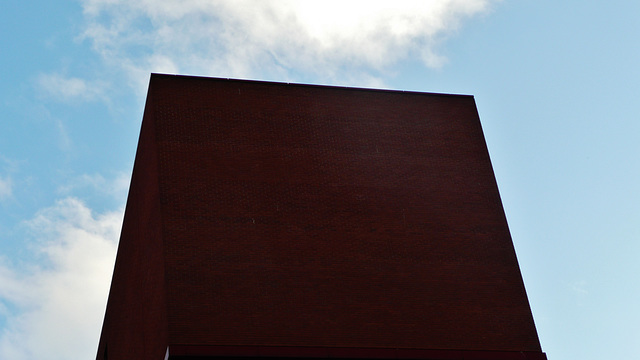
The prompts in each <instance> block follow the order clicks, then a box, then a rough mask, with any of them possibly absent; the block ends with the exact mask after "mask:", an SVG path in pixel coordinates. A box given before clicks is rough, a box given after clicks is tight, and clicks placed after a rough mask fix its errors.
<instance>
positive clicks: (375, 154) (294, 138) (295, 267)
mask: <svg viewBox="0 0 640 360" xmlns="http://www.w3.org/2000/svg"><path fill="white" fill-rule="evenodd" d="M221 358H234V359H238V358H245V359H246V358H291V359H300V358H339V359H369V358H377V359H476V360H480V359H496V360H498V359H504V360H507V359H509V360H511V359H513V360H515V359H529V360H543V359H546V355H545V354H544V353H543V352H542V350H541V347H540V343H539V340H538V336H537V332H536V328H535V324H534V321H533V317H532V314H531V310H530V307H529V303H528V300H527V295H526V292H525V288H524V285H523V281H522V277H521V274H520V270H519V267H518V262H517V259H516V255H515V251H514V248H513V244H512V240H511V237H510V234H509V229H508V225H507V221H506V218H505V214H504V210H503V207H502V203H501V200H500V195H499V193H498V188H497V184H496V181H495V178H494V174H493V170H492V167H491V162H490V159H489V154H488V151H487V147H486V144H485V141H484V136H483V133H482V129H481V125H480V120H479V117H478V113H477V110H476V106H475V102H474V99H473V97H471V96H461V95H444V94H429V93H416V92H402V91H387V90H371V89H355V88H341V87H329V86H312V85H298V84H284V83H269V82H258V81H244V80H229V79H216V78H199V77H188V76H171V75H159V74H153V75H152V76H151V81H150V85H149V92H148V96H147V103H146V107H145V112H144V117H143V122H142V129H141V134H140V140H139V144H138V150H137V153H136V159H135V165H134V169H133V175H132V180H131V187H130V191H129V197H128V201H127V206H126V211H125V218H124V223H123V229H122V234H121V239H120V243H119V248H118V254H117V259H116V265H115V269H114V275H113V281H112V285H111V291H110V295H109V300H108V305H107V310H106V314H105V318H104V324H103V329H102V335H101V338H100V343H99V348H98V355H97V359H100V360H102V359H150V360H151V359H154V360H155V359H221Z"/></svg>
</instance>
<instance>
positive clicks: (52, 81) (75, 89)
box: [37, 73, 104, 101]
mask: <svg viewBox="0 0 640 360" xmlns="http://www.w3.org/2000/svg"><path fill="white" fill-rule="evenodd" d="M37 84H38V87H39V88H40V90H41V91H42V92H44V93H45V94H46V95H48V96H51V97H53V98H54V99H56V100H63V101H70V100H83V101H92V100H98V99H101V98H104V89H103V87H104V84H100V83H90V82H87V81H86V80H84V79H80V78H76V77H67V76H63V75H61V74H58V73H52V74H40V75H39V76H38V78H37Z"/></svg>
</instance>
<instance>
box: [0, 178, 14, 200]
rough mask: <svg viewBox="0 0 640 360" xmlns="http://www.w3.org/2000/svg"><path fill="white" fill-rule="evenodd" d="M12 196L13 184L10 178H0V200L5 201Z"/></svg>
mask: <svg viewBox="0 0 640 360" xmlns="http://www.w3.org/2000/svg"><path fill="white" fill-rule="evenodd" d="M12 194H13V182H12V181H11V178H10V177H2V176H0V200H5V199H8V198H9V197H11V195H12Z"/></svg>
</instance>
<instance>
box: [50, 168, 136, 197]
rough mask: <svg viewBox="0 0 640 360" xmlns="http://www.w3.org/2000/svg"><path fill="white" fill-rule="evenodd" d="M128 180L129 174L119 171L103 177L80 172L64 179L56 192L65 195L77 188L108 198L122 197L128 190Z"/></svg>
mask: <svg viewBox="0 0 640 360" xmlns="http://www.w3.org/2000/svg"><path fill="white" fill-rule="evenodd" d="M130 181H131V176H130V175H127V174H124V173H119V174H117V175H116V176H115V177H112V178H105V177H104V176H103V175H101V174H93V175H90V174H82V175H80V176H76V177H74V178H72V179H69V180H68V181H66V182H65V185H64V186H61V187H59V188H58V189H57V192H58V193H59V194H60V195H62V196H66V195H70V194H73V193H76V192H77V191H78V190H89V191H91V192H92V193H96V194H100V195H105V196H108V197H109V198H113V199H124V198H126V195H127V191H128V190H129V182H130Z"/></svg>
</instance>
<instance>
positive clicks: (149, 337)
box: [97, 96, 168, 360]
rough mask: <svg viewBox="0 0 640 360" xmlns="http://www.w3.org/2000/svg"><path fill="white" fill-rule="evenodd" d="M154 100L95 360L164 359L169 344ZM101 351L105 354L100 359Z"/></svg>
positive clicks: (146, 117) (143, 132) (142, 138)
mask: <svg viewBox="0 0 640 360" xmlns="http://www.w3.org/2000/svg"><path fill="white" fill-rule="evenodd" d="M151 104H153V97H152V96H149V97H148V99H147V106H146V109H145V115H144V121H143V125H142V130H141V134H140V141H139V144H138V151H137V153H136V159H135V164H134V170H133V175H132V179H131V186H130V189H129V197H128V200H127V206H126V210H125V216H124V223H123V227H122V233H121V236H120V242H119V244H118V254H117V259H116V264H115V268H114V274H113V280H112V284H111V291H110V293H109V300H108V303H107V312H106V314H105V319H104V324H103V329H102V335H101V338H100V344H99V348H98V354H97V359H98V360H103V359H107V358H108V359H150V360H151V359H154V360H157V359H160V360H161V359H164V355H165V352H166V349H167V343H168V326H167V316H166V296H165V291H166V289H165V281H164V254H163V240H162V227H161V225H162V224H161V223H162V221H161V219H162V217H161V213H160V201H159V184H158V179H159V176H158V161H157V158H158V147H157V142H156V139H155V137H156V136H155V131H156V129H155V124H154V121H153V119H154V116H153V112H154V109H153V106H152V105H151ZM105 351H106V354H107V356H105Z"/></svg>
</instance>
